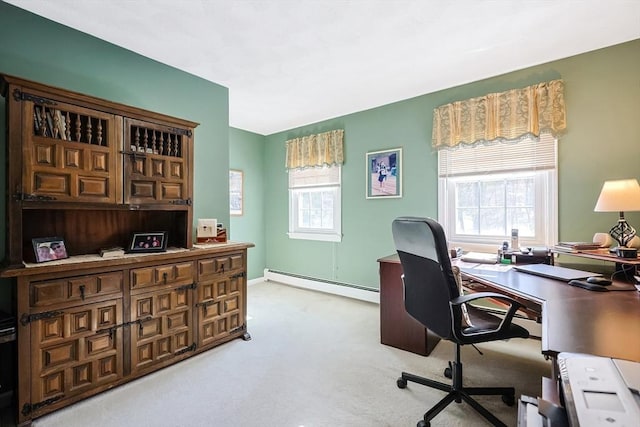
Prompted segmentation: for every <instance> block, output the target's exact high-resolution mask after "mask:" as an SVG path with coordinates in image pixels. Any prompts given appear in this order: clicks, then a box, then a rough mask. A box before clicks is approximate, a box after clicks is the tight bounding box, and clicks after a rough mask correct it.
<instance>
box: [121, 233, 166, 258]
mask: <svg viewBox="0 0 640 427" xmlns="http://www.w3.org/2000/svg"><path fill="white" fill-rule="evenodd" d="M166 250H167V232H166V231H153V232H147V233H133V236H131V242H130V243H129V247H128V248H127V253H142V252H165V251H166Z"/></svg>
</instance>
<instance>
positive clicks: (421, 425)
mask: <svg viewBox="0 0 640 427" xmlns="http://www.w3.org/2000/svg"><path fill="white" fill-rule="evenodd" d="M430 426H431V423H430V422H429V421H425V420H420V421H418V425H417V427H430Z"/></svg>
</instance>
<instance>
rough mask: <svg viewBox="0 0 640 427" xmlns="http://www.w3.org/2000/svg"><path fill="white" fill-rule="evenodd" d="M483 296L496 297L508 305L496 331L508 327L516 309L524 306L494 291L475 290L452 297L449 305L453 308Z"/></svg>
mask: <svg viewBox="0 0 640 427" xmlns="http://www.w3.org/2000/svg"><path fill="white" fill-rule="evenodd" d="M484 298H491V299H496V300H498V301H500V302H503V303H505V304H508V305H509V308H508V309H507V312H506V313H505V315H504V318H503V319H502V322H501V323H500V326H499V327H498V331H500V330H503V329H506V328H508V327H509V325H510V324H511V321H512V320H513V316H515V314H516V312H517V311H518V309H519V308H520V307H524V306H523V305H522V304H520V303H519V302H518V301H516V300H514V299H513V298H511V297H508V296H506V295H503V294H499V293H496V292H476V293H473V294H467V295H460V296H459V297H457V298H454V299H452V300H451V301H450V302H449V303H450V305H451V308H455V307H460V306H463V304H465V303H468V302H471V301H475V300H478V299H484Z"/></svg>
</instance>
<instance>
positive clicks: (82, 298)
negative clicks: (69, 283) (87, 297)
mask: <svg viewBox="0 0 640 427" xmlns="http://www.w3.org/2000/svg"><path fill="white" fill-rule="evenodd" d="M84 289H85V287H84V285H80V299H81V300H82V301H84Z"/></svg>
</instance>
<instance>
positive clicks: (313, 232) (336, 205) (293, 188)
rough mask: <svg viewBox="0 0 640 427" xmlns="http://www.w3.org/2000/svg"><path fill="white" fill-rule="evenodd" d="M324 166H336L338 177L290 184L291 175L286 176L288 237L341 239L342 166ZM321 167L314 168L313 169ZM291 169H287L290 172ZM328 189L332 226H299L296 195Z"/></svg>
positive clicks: (325, 239) (321, 239) (326, 239)
mask: <svg viewBox="0 0 640 427" xmlns="http://www.w3.org/2000/svg"><path fill="white" fill-rule="evenodd" d="M324 168H338V173H337V175H338V179H337V181H336V182H333V183H317V184H302V185H292V178H291V176H289V177H288V197H289V201H288V203H289V229H288V232H287V235H288V236H289V238H290V239H301V240H315V241H324V242H341V241H342V220H341V217H342V167H341V166H340V165H332V166H324ZM316 169H317V170H321V169H323V168H314V169H311V170H312V171H313V170H316ZM291 172H292V171H289V173H291ZM319 191H329V192H330V193H331V194H332V198H333V228H331V229H323V228H302V227H299V226H298V224H299V221H298V219H299V215H298V214H299V212H300V210H299V206H298V200H299V198H298V197H296V196H297V195H299V193H303V192H319Z"/></svg>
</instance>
